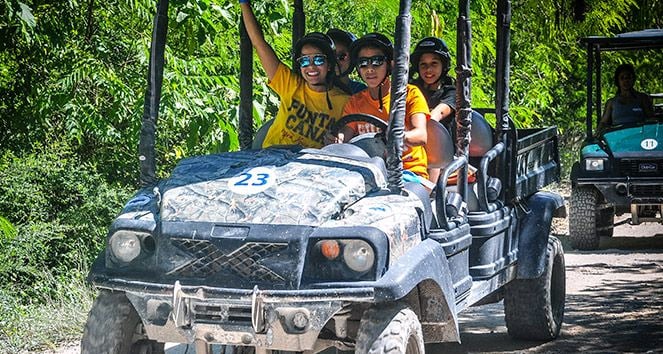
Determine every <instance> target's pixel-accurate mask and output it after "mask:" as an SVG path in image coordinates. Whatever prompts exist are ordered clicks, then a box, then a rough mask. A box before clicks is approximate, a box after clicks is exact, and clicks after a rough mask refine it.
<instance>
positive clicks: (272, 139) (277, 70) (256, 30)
mask: <svg viewBox="0 0 663 354" xmlns="http://www.w3.org/2000/svg"><path fill="white" fill-rule="evenodd" d="M240 7H241V9H242V18H243V19H244V25H245V27H246V31H247V33H248V34H249V38H251V43H252V44H253V47H254V48H255V49H256V52H257V53H258V58H260V63H261V64H262V66H263V68H264V69H265V72H266V73H267V77H268V79H269V87H270V88H272V89H273V90H274V91H275V92H276V94H278V95H279V98H280V99H281V102H280V104H279V110H278V113H277V114H276V117H275V119H274V123H273V124H272V126H271V127H270V129H269V131H268V132H267V135H266V137H265V140H264V142H263V144H262V147H268V146H272V145H301V146H303V147H313V148H319V147H322V145H323V140H324V139H323V138H324V136H325V133H326V132H327V130H328V128H329V127H330V126H331V124H333V123H334V122H335V121H336V120H338V119H339V118H340V117H341V113H342V110H343V105H344V104H345V103H346V102H347V100H348V98H349V97H350V96H349V94H348V93H346V92H343V91H341V90H340V89H339V88H338V87H335V85H334V84H333V83H334V76H335V71H336V65H337V61H336V52H335V51H334V41H333V40H332V39H331V38H329V37H328V36H327V35H326V34H324V33H320V32H313V33H309V34H307V35H305V36H304V37H302V38H301V39H300V40H299V41H298V42H297V43H296V44H295V48H293V49H294V50H293V53H294V57H293V59H294V61H293V70H292V71H291V70H289V69H288V67H287V66H286V65H285V64H284V63H283V62H282V61H281V60H279V58H278V57H277V56H276V53H275V52H274V49H272V47H271V46H270V45H269V44H268V43H267V41H265V37H264V36H263V34H262V30H261V28H260V26H259V25H258V21H257V20H256V17H255V15H254V14H253V10H252V9H251V5H250V4H249V2H248V0H241V1H240Z"/></svg>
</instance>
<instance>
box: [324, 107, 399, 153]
mask: <svg viewBox="0 0 663 354" xmlns="http://www.w3.org/2000/svg"><path fill="white" fill-rule="evenodd" d="M353 122H363V123H369V124H372V125H374V126H376V127H378V128H379V129H381V130H382V131H383V132H384V131H386V130H387V126H388V124H387V122H385V121H384V120H382V119H380V118H378V117H376V116H373V115H370V114H365V113H353V114H348V115H346V116H343V117H341V119H339V120H337V121H336V122H334V124H332V126H331V127H330V128H329V133H330V134H331V135H333V136H337V135H338V133H339V131H340V130H341V128H343V127H345V126H346V125H348V124H349V123H353ZM348 143H349V144H352V145H356V146H358V147H360V148H361V149H362V150H364V151H366V153H367V154H368V156H370V157H374V156H378V157H381V158H384V157H385V156H386V152H387V144H386V142H385V140H384V138H383V137H382V135H378V134H377V133H365V134H360V135H357V136H355V137H353V138H352V139H350V141H348Z"/></svg>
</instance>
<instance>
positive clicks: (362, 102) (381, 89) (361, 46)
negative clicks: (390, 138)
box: [337, 33, 430, 179]
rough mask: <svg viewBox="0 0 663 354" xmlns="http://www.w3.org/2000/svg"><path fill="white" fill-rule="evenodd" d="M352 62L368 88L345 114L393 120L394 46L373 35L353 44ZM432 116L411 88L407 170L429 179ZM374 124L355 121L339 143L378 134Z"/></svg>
mask: <svg viewBox="0 0 663 354" xmlns="http://www.w3.org/2000/svg"><path fill="white" fill-rule="evenodd" d="M350 56H351V58H352V62H353V63H354V65H355V66H356V67H357V71H358V72H359V76H360V77H361V78H362V80H364V82H365V83H366V85H367V86H368V89H366V90H364V91H361V92H359V93H356V94H354V95H352V97H350V100H349V101H348V102H347V103H346V104H345V107H344V108H343V115H348V114H353V113H364V114H370V115H373V116H376V117H378V118H380V119H382V120H384V121H385V122H387V121H389V101H390V90H391V81H390V78H389V76H390V74H391V67H392V65H393V63H392V59H393V45H392V44H391V41H390V40H389V39H388V38H387V37H386V36H384V35H382V34H380V33H369V34H367V35H365V36H363V37H361V38H359V39H358V40H357V41H355V42H354V43H353V44H352V47H351V49H350ZM429 116H430V111H429V110H428V104H427V103H426V98H425V97H424V95H423V94H422V93H421V91H420V90H419V89H418V88H417V87H416V86H414V85H408V86H407V98H406V107H405V138H404V144H405V146H404V149H403V156H402V159H403V168H405V169H407V170H410V171H412V172H414V173H415V174H417V175H419V176H421V177H423V178H426V179H428V171H427V167H428V162H427V160H426V150H425V149H424V145H425V144H426V139H427V134H426V121H427V120H428V118H429ZM377 131H379V129H378V128H377V127H375V126H374V125H372V124H370V123H363V122H353V123H349V124H348V125H347V126H345V127H344V128H343V129H342V130H341V132H340V133H339V134H338V137H337V142H347V141H349V140H350V139H352V137H354V136H356V135H358V134H365V133H369V132H377Z"/></svg>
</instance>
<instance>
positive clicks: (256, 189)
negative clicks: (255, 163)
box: [228, 167, 276, 194]
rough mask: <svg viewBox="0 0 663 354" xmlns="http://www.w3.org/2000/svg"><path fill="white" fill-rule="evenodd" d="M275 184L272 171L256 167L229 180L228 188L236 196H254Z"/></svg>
mask: <svg viewBox="0 0 663 354" xmlns="http://www.w3.org/2000/svg"><path fill="white" fill-rule="evenodd" d="M275 183H276V176H274V171H272V170H271V169H269V168H265V167H256V168H253V169H250V170H248V171H244V172H242V173H240V174H239V175H237V176H235V177H233V178H231V179H229V180H228V188H230V190H231V191H233V192H235V193H238V194H255V193H260V192H262V191H264V190H265V189H267V188H269V187H271V186H273V185H274V184H275Z"/></svg>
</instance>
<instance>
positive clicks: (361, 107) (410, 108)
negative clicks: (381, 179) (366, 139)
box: [343, 85, 430, 178]
mask: <svg viewBox="0 0 663 354" xmlns="http://www.w3.org/2000/svg"><path fill="white" fill-rule="evenodd" d="M390 96H391V95H390V94H387V95H386V96H384V97H382V106H383V108H382V110H380V103H379V102H378V100H375V99H373V98H371V93H370V92H369V91H368V90H364V91H361V92H359V93H356V94H354V95H352V97H350V100H349V101H348V103H346V104H345V107H343V115H348V114H352V113H365V114H370V115H373V116H376V117H378V118H380V119H382V120H384V121H385V122H388V121H389V102H390ZM405 102H406V103H405V130H409V129H412V120H411V118H412V115H414V114H415V113H424V114H425V115H426V118H427V119H428V118H430V111H429V109H428V103H426V98H425V97H424V95H423V93H421V90H419V89H418V88H417V87H416V86H414V85H407V96H406V99H405ZM348 127H350V128H352V130H354V132H355V134H366V133H371V132H379V131H380V129H379V128H377V127H376V126H374V125H373V124H369V123H364V122H352V123H349V124H348ZM402 159H403V168H405V169H407V170H410V171H412V172H414V173H416V174H417V175H419V176H421V177H425V178H428V159H427V157H426V149H424V147H423V146H407V145H406V146H405V147H404V149H403V156H402Z"/></svg>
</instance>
